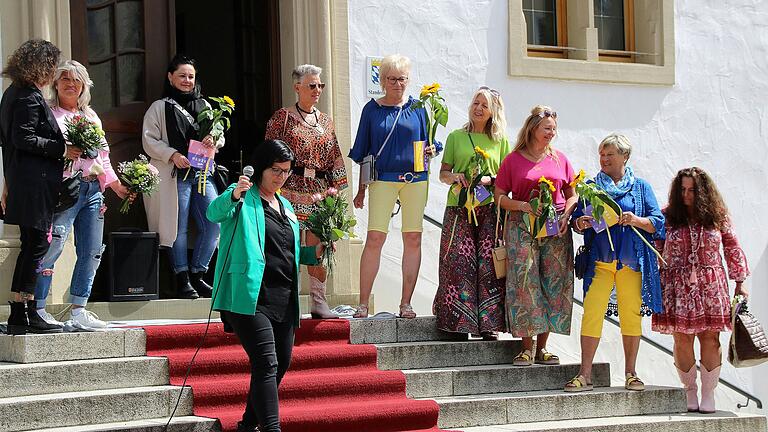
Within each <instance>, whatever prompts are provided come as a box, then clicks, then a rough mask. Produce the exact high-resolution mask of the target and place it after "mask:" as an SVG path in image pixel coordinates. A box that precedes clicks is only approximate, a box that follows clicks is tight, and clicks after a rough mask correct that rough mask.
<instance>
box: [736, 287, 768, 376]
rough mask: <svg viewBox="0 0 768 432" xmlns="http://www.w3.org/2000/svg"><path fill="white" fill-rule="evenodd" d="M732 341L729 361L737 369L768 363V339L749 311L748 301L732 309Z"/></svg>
mask: <svg viewBox="0 0 768 432" xmlns="http://www.w3.org/2000/svg"><path fill="white" fill-rule="evenodd" d="M731 325H732V327H733V332H732V333H731V341H730V343H729V344H728V361H729V362H730V363H731V364H732V365H733V366H734V367H737V368H742V367H750V366H757V365H759V364H761V363H764V362H766V361H768V339H767V338H766V337H765V332H764V331H763V327H762V326H761V325H760V323H759V322H758V321H757V318H755V317H754V316H753V315H752V314H751V313H749V310H748V309H747V300H746V299H745V300H742V301H737V302H735V304H734V305H733V307H732V308H731Z"/></svg>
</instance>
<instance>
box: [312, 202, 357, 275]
mask: <svg viewBox="0 0 768 432" xmlns="http://www.w3.org/2000/svg"><path fill="white" fill-rule="evenodd" d="M312 201H314V202H315V204H316V205H317V210H315V211H314V212H313V213H312V214H311V215H309V218H308V219H307V228H308V229H309V230H310V231H311V232H312V234H314V235H315V236H317V238H318V239H320V242H321V243H322V244H324V245H325V250H324V251H323V256H322V258H321V260H320V261H321V264H322V265H323V266H324V267H325V268H327V269H328V273H332V272H333V265H334V263H335V262H336V257H335V255H334V254H335V250H334V248H333V245H332V243H333V242H335V241H337V240H340V239H348V238H350V237H355V232H354V230H353V228H354V226H355V225H356V223H357V221H356V220H355V218H354V217H350V216H349V203H348V202H347V200H346V198H344V196H343V195H342V194H340V193H339V191H338V190H337V189H336V188H333V187H331V188H328V190H326V191H325V193H323V194H320V193H316V194H314V195H313V196H312Z"/></svg>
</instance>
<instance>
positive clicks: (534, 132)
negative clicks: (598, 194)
mask: <svg viewBox="0 0 768 432" xmlns="http://www.w3.org/2000/svg"><path fill="white" fill-rule="evenodd" d="M556 133H557V113H556V112H554V111H552V109H551V108H549V107H546V106H536V107H534V108H533V109H532V110H531V115H529V116H528V118H527V119H526V120H525V123H524V124H523V127H522V128H521V129H520V133H519V135H518V137H517V144H516V145H515V148H514V150H513V151H512V153H510V154H509V155H508V156H507V157H506V158H505V159H504V161H503V162H502V164H501V167H500V168H499V173H498V176H497V177H496V188H495V192H494V194H495V196H496V203H497V205H499V206H501V208H502V209H503V210H506V211H508V212H509V224H508V229H507V231H506V233H505V235H506V241H507V257H508V258H507V260H508V263H507V292H506V300H505V309H506V313H507V331H509V332H510V333H512V335H514V336H517V337H521V338H522V339H523V350H522V352H520V354H518V355H517V357H515V359H514V362H513V364H515V365H516V366H530V365H531V364H533V363H534V362H536V363H539V364H548V365H551V364H559V363H560V359H559V358H558V357H557V356H556V355H554V354H552V353H549V352H547V350H546V344H547V338H548V337H549V333H550V332H555V333H560V334H569V333H570V332H571V309H572V307H573V300H572V299H573V244H572V241H571V232H570V228H569V227H568V219H569V218H570V216H571V213H572V212H573V210H574V208H575V206H576V201H577V199H578V196H577V195H576V193H575V191H574V189H573V187H572V186H570V183H571V182H572V181H573V178H574V173H573V168H572V167H571V163H570V162H569V161H568V159H567V158H566V157H565V155H564V154H563V153H561V152H560V151H557V150H555V149H554V148H553V147H552V139H554V137H555V135H556ZM542 176H543V177H545V178H547V179H549V180H550V181H551V182H552V183H553V184H554V187H555V192H554V193H553V194H552V196H553V201H554V204H555V209H556V210H557V214H558V217H559V219H558V234H556V235H554V236H550V237H545V238H542V239H540V240H533V239H531V234H530V233H529V232H528V230H527V229H526V227H525V225H524V224H523V216H524V215H526V214H533V213H534V212H533V209H532V208H531V205H530V204H529V203H528V201H529V200H530V199H531V193H532V192H533V191H537V190H538V179H539V178H541V177H542ZM529 255H530V258H531V259H532V263H531V265H530V268H529V270H528V274H527V277H526V274H525V273H526V263H528V259H529ZM534 336H535V337H536V351H535V354H534V351H533V338H534Z"/></svg>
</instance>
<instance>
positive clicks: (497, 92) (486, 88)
mask: <svg viewBox="0 0 768 432" xmlns="http://www.w3.org/2000/svg"><path fill="white" fill-rule="evenodd" d="M478 90H488V92H490V93H491V94H492V95H493V96H496V97H499V96H501V94H500V93H499V91H498V90H496V89H492V88H490V87H488V86H480V88H478Z"/></svg>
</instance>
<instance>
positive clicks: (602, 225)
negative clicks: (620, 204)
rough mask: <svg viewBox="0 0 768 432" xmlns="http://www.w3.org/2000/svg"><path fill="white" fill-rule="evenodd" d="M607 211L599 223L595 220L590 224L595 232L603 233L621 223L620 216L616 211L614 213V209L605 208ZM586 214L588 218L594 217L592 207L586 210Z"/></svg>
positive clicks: (587, 207) (589, 206)
mask: <svg viewBox="0 0 768 432" xmlns="http://www.w3.org/2000/svg"><path fill="white" fill-rule="evenodd" d="M603 208H604V209H605V211H603V218H602V219H600V220H599V221H596V220H594V219H592V220H590V221H589V223H590V224H592V229H594V230H595V232H598V233H599V232H601V231H604V230H605V229H606V228H608V227H609V226H614V225H616V224H617V223H618V222H619V216H618V215H617V214H616V212H615V211H613V209H612V208H610V207H608V206H605V207H603ZM584 214H585V215H587V216H591V215H592V206H591V205H588V206H586V207H585V208H584Z"/></svg>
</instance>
